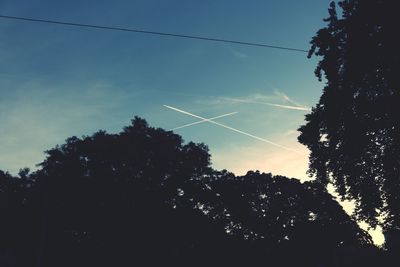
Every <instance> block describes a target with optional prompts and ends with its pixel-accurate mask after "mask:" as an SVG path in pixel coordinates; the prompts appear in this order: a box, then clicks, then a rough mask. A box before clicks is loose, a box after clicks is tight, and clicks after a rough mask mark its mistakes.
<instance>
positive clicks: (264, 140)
mask: <svg viewBox="0 0 400 267" xmlns="http://www.w3.org/2000/svg"><path fill="white" fill-rule="evenodd" d="M163 106H164V107H166V108H169V109H172V110H175V111H177V112H180V113H183V114H186V115H189V116H192V117H195V118H198V119H201V120H207V119H206V118H203V117H200V116H198V115H195V114H192V113H190V112H187V111H184V110H181V109H178V108H174V107H171V106H168V105H163ZM207 121H208V122H209V123H212V124H215V125H218V126H221V127H224V128H226V129H229V130H231V131H234V132H237V133H240V134H243V135H246V136H248V137H251V138H253V139H256V140H259V141H262V142H265V143H268V144H270V145H273V146H276V147H279V148H283V149H285V150H288V151H291V152H294V153H296V154H299V155H303V154H302V153H300V152H299V151H297V150H294V149H292V148H289V147H285V146H282V145H280V144H277V143H275V142H272V141H269V140H267V139H264V138H261V137H258V136H255V135H252V134H249V133H246V132H243V131H241V130H238V129H235V128H232V127H230V126H227V125H225V124H222V123H218V122H215V121H213V120H210V119H209V120H207Z"/></svg>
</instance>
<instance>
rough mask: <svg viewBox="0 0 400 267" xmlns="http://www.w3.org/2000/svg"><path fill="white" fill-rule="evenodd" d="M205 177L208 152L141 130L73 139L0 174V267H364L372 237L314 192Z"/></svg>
mask: <svg viewBox="0 0 400 267" xmlns="http://www.w3.org/2000/svg"><path fill="white" fill-rule="evenodd" d="M209 165H210V155H209V154H208V150H207V147H206V146H204V145H203V144H194V143H187V144H183V141H182V139H181V137H180V136H178V135H176V134H174V133H172V132H169V131H164V130H162V129H156V128H152V127H149V126H148V125H147V123H146V122H145V121H144V120H143V119H140V118H135V119H134V120H133V121H132V125H130V126H128V127H125V128H124V130H123V131H122V132H120V133H118V134H109V133H106V132H104V131H99V132H97V133H95V134H93V135H92V136H86V137H83V138H77V137H71V138H69V139H67V140H66V142H65V143H64V144H62V145H60V146H57V147H55V148H53V149H50V150H49V151H47V158H46V159H45V160H44V162H43V163H42V164H41V168H40V169H39V170H38V171H36V172H34V173H31V174H29V173H28V170H26V169H23V170H21V172H20V174H19V177H13V176H11V175H9V174H7V173H4V172H1V171H0V212H1V214H2V216H4V218H6V219H3V220H0V226H1V227H0V236H1V237H2V239H0V265H1V266H7V267H8V266H38V267H39V266H40V267H43V266H134V265H140V266H142V265H143V266H160V265H162V264H163V265H172V264H173V265H174V266H205V265H206V266H246V265H248V266H253V265H256V264H259V263H265V265H267V264H271V265H274V266H293V265H296V264H297V265H298V264H299V263H300V265H307V266H321V265H324V266H354V264H359V265H363V266H367V265H365V264H364V263H367V262H372V261H371V260H369V259H366V258H365V257H364V256H363V254H362V253H361V252H364V253H365V252H366V251H367V252H376V248H374V247H373V246H372V242H371V238H370V236H369V235H368V234H367V233H366V232H365V231H363V230H361V229H360V228H359V227H358V225H357V224H356V223H355V222H354V221H353V220H352V219H351V218H350V217H349V216H348V215H347V214H346V213H345V212H344V211H343V209H342V208H341V206H340V205H339V204H338V203H337V202H336V201H335V200H334V199H333V198H332V196H331V195H329V194H328V193H327V191H326V190H325V189H324V188H323V186H321V185H320V184H318V183H314V182H308V183H300V182H299V181H298V180H296V179H288V178H286V177H282V176H272V175H271V174H260V173H259V172H249V173H248V174H247V175H245V176H235V175H233V174H232V173H229V172H227V171H221V172H219V171H215V170H213V169H211V168H210V167H209ZM288 254H289V255H290V257H287V255H288ZM349 255H352V257H351V258H352V260H348V259H347V258H348V257H349ZM368 255H370V253H368ZM371 255H374V254H373V253H372V254H371Z"/></svg>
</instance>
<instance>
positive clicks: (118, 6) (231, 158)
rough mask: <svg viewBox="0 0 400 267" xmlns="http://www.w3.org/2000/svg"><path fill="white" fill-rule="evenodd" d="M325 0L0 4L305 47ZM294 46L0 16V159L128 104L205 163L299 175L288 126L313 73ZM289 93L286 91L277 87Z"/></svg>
mask: <svg viewBox="0 0 400 267" xmlns="http://www.w3.org/2000/svg"><path fill="white" fill-rule="evenodd" d="M329 2H330V0H307V1H297V0H286V1H272V0H263V1H261V0H260V1H258V0H253V1H248V0H235V1H232V0H219V1H215V0H202V1H187V0H170V1H166V0H165V1H161V0H158V1H155V0H140V1H139V0H135V1H127V0H126V1H121V0H114V1H100V0H96V1H94V0H85V1H82V0H80V1H77V0H69V1H54V0H53V1H51V0H43V1H32V0H0V10H1V11H0V13H1V14H2V15H10V16H25V17H34V18H41V19H50V20H64V21H71V22H78V23H87V24H98V25H108V26H116V27H126V28H139V29H143V30H150V31H161V32H170V33H178V34H187V35H199V36H207V37H214V38H225V39H234V40H241V41H248V42H258V43H267V44H271V45H277V46H288V47H295V48H300V49H306V50H308V49H309V41H310V39H311V38H312V36H313V35H314V34H315V32H316V31H317V30H318V29H319V28H321V27H322V26H323V25H324V23H323V21H322V19H323V18H324V17H327V14H328V12H327V8H328V5H329ZM316 63H317V59H316V58H313V59H307V57H306V53H299V52H293V51H284V50H275V49H267V48H257V47H246V46H240V45H234V44H222V43H212V42H205V41H196V40H187V39H179V38H170V37H161V36H150V35H143V34H135V33H126V32H112V31H103V30H95V29H84V28H75V27H68V26H57V25H50V24H41V23H34V22H22V21H11V20H5V19H0V136H1V138H0V169H2V170H7V171H10V172H11V173H14V174H15V173H16V172H18V169H19V168H21V167H25V166H27V167H31V168H34V166H35V164H37V163H39V162H41V161H42V160H43V159H44V153H43V151H44V150H46V149H49V148H51V147H54V146H55V145H56V144H60V143H63V141H64V140H65V139H66V138H67V137H70V136H72V135H76V136H82V135H87V134H92V133H93V132H95V131H97V130H98V129H104V130H106V131H108V132H118V131H120V130H121V128H122V127H123V126H125V125H128V124H129V123H130V119H132V118H133V116H135V115H138V116H141V117H144V118H145V119H146V120H147V121H148V122H149V124H150V125H152V126H156V127H162V128H165V129H171V128H174V127H178V126H181V125H184V124H187V123H191V122H195V121H197V120H198V119H196V118H193V117H190V116H188V115H185V114H182V113H178V112H176V111H173V110H170V109H167V108H165V107H164V106H163V105H170V106H173V107H176V108H179V109H183V110H185V111H188V112H191V113H194V114H196V115H199V116H202V117H205V118H210V117H215V116H219V115H222V114H225V113H230V112H238V113H237V114H234V115H232V116H227V117H224V118H220V119H218V120H216V121H217V122H220V123H223V124H226V125H228V126H231V127H234V128H237V129H240V130H242V131H245V132H248V133H250V134H252V135H255V136H258V137H261V138H263V139H267V140H270V141H272V142H275V143H278V144H280V145H282V146H285V147H288V148H291V149H293V150H296V151H299V152H300V153H294V152H292V151H289V150H285V149H282V148H279V147H276V146H273V145H271V144H268V143H265V142H261V141H259V140H255V139H254V138H250V137H248V136H244V135H242V134H239V133H237V132H233V131H230V130H228V129H226V128H222V127H220V126H217V125H213V124H210V123H202V124H198V125H194V126H191V127H187V128H184V129H180V130H177V131H176V132H177V133H179V134H180V135H182V136H183V138H184V139H185V140H186V141H191V140H192V141H195V142H204V143H206V144H207V145H208V146H209V148H210V152H211V154H212V162H213V166H214V167H215V168H217V169H223V168H226V169H228V170H230V171H233V172H234V173H236V174H244V173H246V172H247V171H248V170H254V169H258V170H261V171H265V172H272V173H273V174H281V175H286V176H289V177H296V178H299V179H302V180H305V179H308V178H307V175H306V173H305V171H306V169H307V149H306V148H305V147H303V146H301V145H300V144H298V143H297V135H298V132H296V129H297V128H298V127H299V126H300V125H302V124H303V123H304V115H305V114H306V113H307V111H302V110H294V109H287V108H283V107H277V106H271V105H266V104H263V103H266V102H267V103H273V104H278V105H288V106H293V105H301V106H306V107H312V106H314V105H315V104H316V103H317V101H318V99H319V96H320V94H321V92H322V91H321V90H322V87H323V83H320V82H318V81H317V78H316V77H315V76H314V73H313V71H314V68H315V66H316ZM288 98H289V99H288Z"/></svg>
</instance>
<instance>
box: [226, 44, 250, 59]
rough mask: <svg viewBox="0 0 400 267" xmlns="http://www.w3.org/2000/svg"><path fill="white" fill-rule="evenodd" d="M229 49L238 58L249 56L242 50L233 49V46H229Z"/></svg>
mask: <svg viewBox="0 0 400 267" xmlns="http://www.w3.org/2000/svg"><path fill="white" fill-rule="evenodd" d="M229 51H230V52H231V53H232V55H234V56H235V57H236V58H238V59H245V58H248V56H247V55H246V54H245V53H243V52H240V51H238V50H236V49H233V48H232V47H230V48H229Z"/></svg>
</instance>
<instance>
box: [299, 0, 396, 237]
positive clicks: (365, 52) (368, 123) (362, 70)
mask: <svg viewBox="0 0 400 267" xmlns="http://www.w3.org/2000/svg"><path fill="white" fill-rule="evenodd" d="M338 4H339V6H340V7H341V8H342V10H343V11H342V15H341V16H338V15H337V11H336V5H335V3H334V2H332V4H331V6H330V9H329V17H328V18H327V19H326V20H325V21H326V22H327V23H328V25H327V26H326V27H325V28H323V29H321V30H319V31H318V33H317V35H316V36H315V37H314V38H313V40H312V42H311V44H312V48H311V50H310V53H309V56H311V55H316V56H321V57H322V59H321V61H320V62H319V64H318V66H317V68H316V70H315V73H316V75H317V77H318V78H319V79H320V80H322V79H323V78H324V80H325V81H326V85H325V88H324V90H323V94H322V96H321V98H320V100H319V103H318V104H317V105H316V107H315V108H313V110H312V112H311V114H308V115H307V116H306V121H307V123H306V125H304V126H302V127H301V128H300V129H299V130H300V132H301V135H300V136H299V141H300V142H301V143H303V144H305V145H307V146H308V148H309V149H310V150H311V155H310V164H309V172H310V174H312V175H315V176H316V178H317V180H318V181H319V182H321V183H322V184H324V185H327V184H329V183H332V184H333V185H334V186H335V188H336V190H337V192H338V193H339V194H340V195H341V196H342V197H343V198H345V199H351V200H355V201H356V209H355V215H356V217H357V219H359V220H365V221H367V222H368V223H370V225H372V226H376V225H377V224H378V223H379V221H378V217H379V216H380V217H383V218H384V219H383V222H382V224H383V226H384V228H385V229H388V228H400V205H399V203H400V202H399V201H400V116H398V115H399V114H400V105H399V104H398V103H399V102H400V90H399V88H400V79H399V77H398V74H399V71H400V53H399V49H398V48H399V47H400V43H399V39H398V38H396V37H395V36H396V35H397V33H398V23H397V8H396V5H397V3H396V1H391V0H371V1H361V0H345V1H339V3H338Z"/></svg>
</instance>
